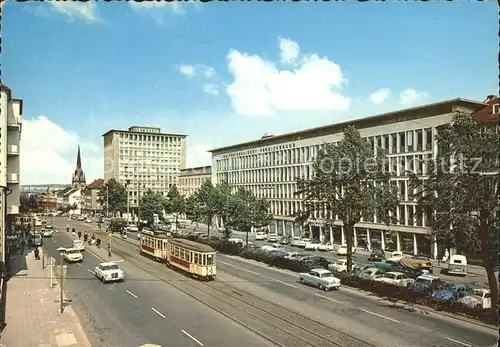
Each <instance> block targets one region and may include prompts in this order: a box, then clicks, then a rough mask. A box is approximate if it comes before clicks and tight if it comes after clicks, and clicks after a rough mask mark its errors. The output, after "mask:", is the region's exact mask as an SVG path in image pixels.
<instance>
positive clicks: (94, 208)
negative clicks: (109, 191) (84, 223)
mask: <svg viewBox="0 0 500 347" xmlns="http://www.w3.org/2000/svg"><path fill="white" fill-rule="evenodd" d="M103 187H104V180H103V179H102V178H99V179H96V180H94V181H93V182H92V183H90V184H89V185H87V186H86V187H85V189H83V200H84V205H83V211H84V213H89V214H96V213H101V212H102V204H101V201H100V200H99V192H100V191H101V189H102V188H103Z"/></svg>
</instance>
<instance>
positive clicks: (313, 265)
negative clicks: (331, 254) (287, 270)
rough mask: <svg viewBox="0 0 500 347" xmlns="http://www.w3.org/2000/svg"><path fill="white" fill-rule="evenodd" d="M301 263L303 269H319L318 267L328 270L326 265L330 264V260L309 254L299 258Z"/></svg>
mask: <svg viewBox="0 0 500 347" xmlns="http://www.w3.org/2000/svg"><path fill="white" fill-rule="evenodd" d="M301 263H302V268H303V269H304V271H309V270H311V269H319V268H321V269H327V270H328V265H330V264H331V263H332V262H331V261H329V260H328V259H326V258H323V257H318V256H309V257H305V258H303V259H302V260H301Z"/></svg>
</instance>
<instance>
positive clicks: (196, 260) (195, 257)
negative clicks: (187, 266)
mask: <svg viewBox="0 0 500 347" xmlns="http://www.w3.org/2000/svg"><path fill="white" fill-rule="evenodd" d="M198 260H199V259H198V253H195V254H194V262H195V263H196V264H199V262H198Z"/></svg>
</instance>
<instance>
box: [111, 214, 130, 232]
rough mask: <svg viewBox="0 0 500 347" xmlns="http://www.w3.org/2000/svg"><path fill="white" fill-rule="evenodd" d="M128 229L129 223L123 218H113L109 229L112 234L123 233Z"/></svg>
mask: <svg viewBox="0 0 500 347" xmlns="http://www.w3.org/2000/svg"><path fill="white" fill-rule="evenodd" d="M126 227H127V221H126V220H125V219H123V218H113V219H111V221H110V222H109V225H108V229H109V231H111V232H112V233H121V232H122V231H123V230H124V229H125V228H126Z"/></svg>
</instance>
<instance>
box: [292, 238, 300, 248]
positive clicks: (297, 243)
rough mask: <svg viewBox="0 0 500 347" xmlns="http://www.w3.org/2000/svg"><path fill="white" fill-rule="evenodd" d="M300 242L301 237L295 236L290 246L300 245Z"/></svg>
mask: <svg viewBox="0 0 500 347" xmlns="http://www.w3.org/2000/svg"><path fill="white" fill-rule="evenodd" d="M299 242H300V237H298V236H295V237H294V238H292V242H291V243H290V246H292V247H297V246H298V245H299Z"/></svg>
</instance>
